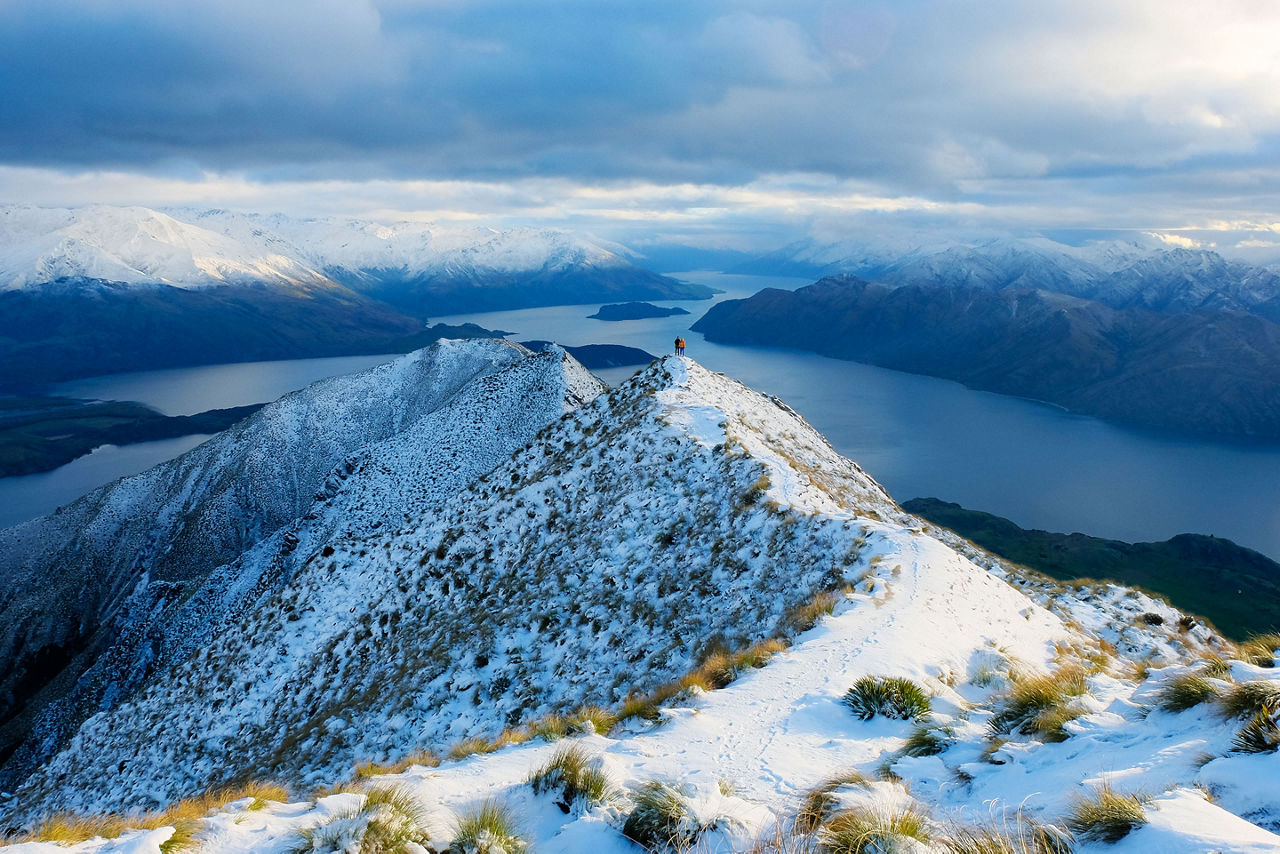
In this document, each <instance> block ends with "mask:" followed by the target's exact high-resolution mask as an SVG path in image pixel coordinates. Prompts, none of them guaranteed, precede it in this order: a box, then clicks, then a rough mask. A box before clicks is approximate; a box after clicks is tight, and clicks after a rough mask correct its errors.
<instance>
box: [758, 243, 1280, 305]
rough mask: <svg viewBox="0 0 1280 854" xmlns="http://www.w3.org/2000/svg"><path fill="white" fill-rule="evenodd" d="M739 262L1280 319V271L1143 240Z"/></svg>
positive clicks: (855, 247) (825, 250) (863, 251)
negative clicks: (1235, 312) (1278, 272)
mask: <svg viewBox="0 0 1280 854" xmlns="http://www.w3.org/2000/svg"><path fill="white" fill-rule="evenodd" d="M743 271H744V272H750V271H759V272H770V273H777V274H793V275H818V276H826V275H833V274H838V273H851V274H853V275H857V276H859V277H861V278H864V279H868V280H871V281H875V282H880V283H884V284H888V285H922V286H937V287H944V288H954V287H970V288H982V289H986V290H1004V289H1015V290H1018V289H1024V290H1047V291H1055V292H1057V293H1063V294H1068V295H1071V296H1077V297H1082V298H1084V299H1090V300H1094V301H1096V302H1100V303H1103V304H1104V305H1108V306H1111V307H1112V308H1121V309H1124V308H1147V309H1153V310H1156V311H1162V312H1185V311H1194V310H1212V311H1221V310H1224V309H1226V310H1232V311H1241V312H1249V313H1255V314H1258V315H1259V316H1261V317H1265V318H1267V319H1269V320H1272V321H1274V322H1280V275H1277V274H1276V273H1275V272H1274V271H1272V270H1269V269H1267V268H1265V267H1258V266H1254V265H1251V264H1247V263H1244V262H1240V261H1232V260H1228V259H1226V258H1223V257H1222V256H1221V255H1219V254H1218V253H1216V252H1212V251H1208V250H1202V249H1182V248H1173V249H1171V248H1169V247H1167V246H1165V245H1164V244H1162V243H1160V242H1159V241H1158V240H1155V239H1154V238H1152V239H1151V240H1148V241H1136V240H1131V241H1114V240H1113V241H1098V242H1094V243H1089V244H1085V245H1083V246H1069V245H1066V244H1062V243H1058V242H1056V241H1053V240H1049V239H1048V238H1044V237H1032V238H997V239H985V240H973V241H965V240H948V241H940V242H935V243H932V244H924V245H920V246H906V245H903V244H901V243H888V244H876V245H874V246H868V245H866V244H865V243H864V242H862V241H846V242H841V243H834V244H824V243H818V242H815V241H812V240H808V241H802V242H799V243H795V244H792V245H790V246H787V247H784V248H783V249H781V250H778V251H777V252H775V253H772V254H770V255H766V256H764V257H762V258H760V259H757V260H756V261H754V262H751V263H750V264H749V265H746V266H744V267H743Z"/></svg>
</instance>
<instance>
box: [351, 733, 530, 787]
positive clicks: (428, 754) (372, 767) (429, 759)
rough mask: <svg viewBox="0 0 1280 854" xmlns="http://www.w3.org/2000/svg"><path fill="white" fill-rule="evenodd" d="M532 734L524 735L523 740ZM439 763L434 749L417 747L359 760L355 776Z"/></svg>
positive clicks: (373, 774)
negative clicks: (389, 758)
mask: <svg viewBox="0 0 1280 854" xmlns="http://www.w3.org/2000/svg"><path fill="white" fill-rule="evenodd" d="M529 738H532V736H528V735H526V737H525V739H524V740H525V741H527V740H528V739H529ZM439 764H440V756H439V755H438V754H437V753H436V752H435V751H434V750H425V749H418V750H415V751H413V752H412V753H410V754H409V755H407V756H402V757H401V758H399V759H397V760H395V761H394V762H372V761H370V762H361V763H360V764H358V765H356V767H355V778H356V779H357V780H367V779H368V778H370V777H377V776H379V775H381V774H403V773H404V772H405V771H408V770H409V769H410V768H412V767H413V766H415V765H420V766H422V767H423V768H435V767H436V766H437V765H439Z"/></svg>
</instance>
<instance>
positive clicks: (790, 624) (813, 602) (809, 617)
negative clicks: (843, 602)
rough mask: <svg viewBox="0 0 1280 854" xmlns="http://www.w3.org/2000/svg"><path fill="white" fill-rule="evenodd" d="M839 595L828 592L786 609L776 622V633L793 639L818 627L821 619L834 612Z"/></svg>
mask: <svg viewBox="0 0 1280 854" xmlns="http://www.w3.org/2000/svg"><path fill="white" fill-rule="evenodd" d="M839 601H840V597H839V595H837V594H836V593H833V592H831V591H829V590H827V591H823V592H821V593H818V594H816V595H815V596H814V597H813V598H812V599H810V600H809V601H808V602H804V603H802V604H800V605H795V606H793V607H791V608H788V609H787V611H786V613H784V614H783V615H782V619H781V620H779V621H778V633H779V634H784V635H788V636H791V637H794V636H795V635H798V634H801V633H803V632H807V631H809V629H811V628H813V627H814V626H816V625H818V621H819V620H821V619H822V618H823V617H829V616H831V614H832V613H834V612H835V610H836V603H837V602H839Z"/></svg>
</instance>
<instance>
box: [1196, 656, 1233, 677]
mask: <svg viewBox="0 0 1280 854" xmlns="http://www.w3.org/2000/svg"><path fill="white" fill-rule="evenodd" d="M1200 664H1201V670H1200V672H1201V673H1203V674H1204V675H1205V676H1208V677H1209V678H1210V679H1230V678H1231V662H1229V661H1227V660H1226V659H1225V658H1223V657H1222V656H1220V655H1214V654H1213V653H1212V652H1210V653H1208V654H1206V655H1204V656H1203V657H1202V658H1201V659H1200Z"/></svg>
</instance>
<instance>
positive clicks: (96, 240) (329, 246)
mask: <svg viewBox="0 0 1280 854" xmlns="http://www.w3.org/2000/svg"><path fill="white" fill-rule="evenodd" d="M62 278H85V279H95V280H102V281H110V282H123V283H127V284H164V285H172V286H176V287H212V286H223V285H245V284H254V285H262V284H267V285H284V286H288V285H298V284H313V285H314V284H316V283H320V282H325V283H329V284H332V283H334V282H337V283H340V284H342V285H344V286H348V287H351V288H353V289H355V290H357V291H362V292H366V293H369V294H371V295H373V296H375V297H377V298H379V299H383V300H386V301H388V302H390V303H392V304H394V305H397V306H399V307H401V308H408V309H412V310H414V311H417V312H420V313H434V314H440V313H447V312H450V311H465V310H484V309H486V308H492V307H494V306H499V307H502V308H516V307H522V306H524V305H529V304H533V305H554V304H557V302H560V301H567V302H571V303H572V302H578V303H589V302H602V301H607V300H608V299H610V298H613V295H614V294H615V293H616V294H620V295H626V296H627V298H634V299H663V298H666V299H680V298H692V299H696V298H701V297H706V296H710V295H711V293H712V291H711V290H710V289H708V288H705V287H700V286H696V285H689V284H685V283H681V282H677V281H675V280H674V279H669V278H666V277H664V276H659V275H657V274H654V273H651V272H649V271H647V270H644V269H642V268H640V267H638V266H636V264H635V256H634V255H633V254H632V253H631V252H629V250H627V249H625V248H624V247H621V246H618V245H616V244H612V243H608V242H606V241H600V240H595V239H589V238H586V237H583V236H580V235H575V234H571V233H569V232H564V231H559V230H555V229H535V228H516V229H510V230H507V231H498V230H494V229H489V228H451V227H446V226H439V225H435V224H430V223H421V222H394V223H376V222H370V221H365V220H354V219H339V218H328V219H295V218H291V217H286V216H282V215H258V214H240V213H235V212H231V211H224V210H205V211H190V210H170V211H167V212H163V213H162V212H159V211H154V210H150V209H147V208H141V207H127V208H113V207H108V206H103V205H95V206H90V207H85V208H76V209H53V208H36V207H30V206H8V207H0V290H6V289H15V288H31V287H37V286H39V285H42V284H44V283H47V282H53V281H57V280H58V279H62ZM489 289H496V290H497V291H498V293H496V294H490V293H488V292H487V291H488V290H489Z"/></svg>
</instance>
